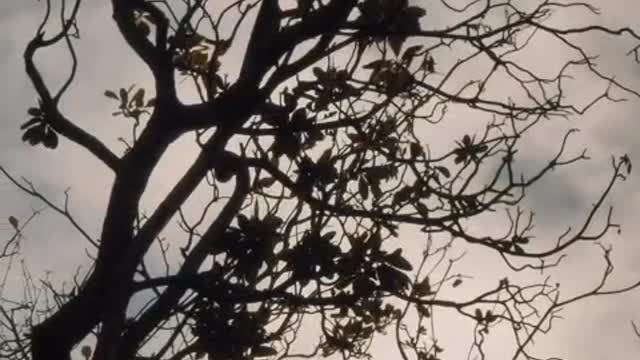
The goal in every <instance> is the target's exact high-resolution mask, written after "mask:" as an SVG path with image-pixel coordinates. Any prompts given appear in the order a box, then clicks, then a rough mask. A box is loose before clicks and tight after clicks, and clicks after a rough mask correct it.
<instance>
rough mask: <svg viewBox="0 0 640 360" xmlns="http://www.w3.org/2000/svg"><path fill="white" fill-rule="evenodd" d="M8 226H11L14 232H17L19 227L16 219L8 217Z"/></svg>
mask: <svg viewBox="0 0 640 360" xmlns="http://www.w3.org/2000/svg"><path fill="white" fill-rule="evenodd" d="M9 224H11V226H13V228H14V229H16V230H18V229H19V227H20V223H19V222H18V219H16V217H15V216H9Z"/></svg>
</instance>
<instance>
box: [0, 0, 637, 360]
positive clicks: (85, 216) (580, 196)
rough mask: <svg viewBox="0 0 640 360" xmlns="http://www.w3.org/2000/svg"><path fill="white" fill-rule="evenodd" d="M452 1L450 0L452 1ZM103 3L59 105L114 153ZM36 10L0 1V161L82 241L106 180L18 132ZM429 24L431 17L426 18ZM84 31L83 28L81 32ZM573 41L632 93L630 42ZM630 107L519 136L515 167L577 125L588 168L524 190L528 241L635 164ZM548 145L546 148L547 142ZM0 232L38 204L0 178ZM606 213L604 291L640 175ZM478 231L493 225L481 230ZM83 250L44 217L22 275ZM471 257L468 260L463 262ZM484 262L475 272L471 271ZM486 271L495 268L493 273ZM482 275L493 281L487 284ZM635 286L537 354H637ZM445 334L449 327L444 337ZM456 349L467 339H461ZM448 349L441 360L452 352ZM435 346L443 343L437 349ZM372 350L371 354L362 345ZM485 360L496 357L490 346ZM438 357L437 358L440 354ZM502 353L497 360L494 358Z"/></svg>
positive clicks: (571, 311) (131, 68) (72, 155)
mask: <svg viewBox="0 0 640 360" xmlns="http://www.w3.org/2000/svg"><path fill="white" fill-rule="evenodd" d="M456 3H460V4H461V3H462V1H457V2H456ZM596 5H598V6H599V8H600V9H601V11H602V13H601V16H600V17H598V18H597V19H595V20H596V21H597V22H599V23H601V24H603V25H607V26H611V27H619V26H630V27H632V28H634V29H635V30H636V31H640V25H638V23H637V14H638V11H640V3H637V0H635V1H634V0H608V1H606V0H601V1H600V3H596ZM109 10H110V9H109V6H108V2H106V1H100V2H97V1H93V2H87V3H86V4H85V6H84V7H83V8H82V10H81V14H80V19H81V24H80V26H81V31H82V32H81V36H82V40H81V42H80V43H79V44H78V54H79V58H80V69H79V76H78V78H77V81H75V82H74V84H73V86H72V88H71V89H70V91H69V93H68V94H67V95H66V96H65V99H66V100H65V101H63V104H62V107H63V111H64V113H65V114H68V115H69V116H70V117H71V118H72V119H74V120H75V121H77V123H78V124H80V125H81V126H82V127H84V128H85V129H87V130H89V131H91V132H93V133H95V134H98V135H99V137H100V138H101V139H102V140H103V141H104V142H105V143H106V144H107V145H108V146H110V147H111V148H112V149H114V151H116V152H117V153H119V154H121V153H122V150H123V149H124V148H123V146H122V144H121V143H119V142H118V140H117V139H118V137H119V136H123V135H125V134H127V131H128V129H129V125H130V124H128V123H127V121H126V120H124V119H118V118H113V117H111V115H110V113H111V112H112V111H113V107H114V106H113V105H114V104H113V103H111V102H110V100H109V99H106V98H105V97H104V96H103V95H102V93H103V92H104V90H105V89H117V88H119V87H121V86H125V85H128V84H131V83H137V84H149V81H150V77H149V74H148V72H147V71H146V70H145V69H144V68H143V67H142V64H141V63H140V62H139V61H138V60H137V59H135V58H134V57H133V56H132V55H131V54H129V53H128V51H127V47H126V46H125V44H124V42H123V41H122V39H121V38H120V36H119V34H118V33H117V32H116V29H115V27H114V24H113V21H112V19H111V16H110V11H109ZM41 13H42V3H39V2H36V1H4V2H1V3H0V34H3V35H2V36H0V75H1V78H2V79H3V81H2V82H1V83H0V91H1V93H2V94H3V96H1V97H0V109H3V114H2V116H0V126H1V128H2V131H1V132H0V165H1V166H3V167H4V168H5V169H7V170H8V171H10V172H11V173H12V174H14V175H15V176H16V177H18V178H19V177H25V178H27V179H29V181H31V182H32V183H33V184H34V186H36V187H37V188H38V189H39V190H40V191H42V192H43V193H45V194H47V196H49V197H50V198H51V199H52V201H54V202H56V203H57V204H62V203H63V201H64V192H65V190H68V191H69V192H68V193H69V195H70V197H69V209H70V211H71V212H72V213H73V215H74V216H75V217H76V219H77V220H78V222H79V223H80V224H82V226H83V227H85V229H87V231H88V232H89V233H90V234H93V235H96V236H97V234H99V231H100V224H101V220H102V217H103V216H104V209H105V204H106V201H107V199H108V191H107V190H108V189H109V186H110V183H111V181H112V176H111V174H110V171H109V170H108V169H107V168H105V167H104V166H103V165H101V164H99V163H98V162H96V161H94V160H93V159H92V158H91V157H90V156H89V155H88V154H87V153H86V152H84V151H81V150H79V149H78V147H76V146H75V145H73V144H71V143H69V142H67V141H62V142H61V146H60V147H59V149H57V150H56V151H48V150H46V149H44V148H42V147H36V148H32V147H30V146H28V145H26V144H24V143H22V141H21V139H20V137H21V131H20V130H19V126H20V124H21V123H22V122H24V121H26V120H27V115H26V109H27V108H29V107H31V106H33V105H34V104H35V102H36V98H35V93H34V91H33V89H32V87H31V84H30V83H29V81H28V79H27V77H26V75H25V73H24V65H23V62H22V58H21V56H22V51H23V49H24V46H25V44H26V43H27V41H28V40H29V39H30V37H31V36H32V35H33V33H34V30H35V28H36V26H37V23H38V21H39V19H40V15H41ZM434 21H438V19H437V18H434ZM559 21H561V22H563V24H566V25H570V24H574V23H575V24H580V23H586V22H589V21H594V18H586V17H576V16H571V15H570V16H566V17H563V18H561V19H559ZM89 24H90V26H89ZM583 41H584V42H583V43H584V44H585V46H586V47H587V48H589V49H591V50H592V51H593V52H595V53H598V54H601V55H602V56H601V58H600V59H599V60H598V64H599V67H598V69H599V70H601V71H604V72H609V73H611V74H614V75H615V76H616V79H618V80H619V81H621V82H623V83H624V84H626V85H628V86H630V87H632V88H634V89H640V65H639V64H635V63H634V62H633V59H632V58H631V57H628V56H625V53H626V51H627V50H628V49H629V48H630V47H631V46H632V45H633V44H632V43H631V42H629V41H625V40H619V39H613V38H611V37H605V36H590V37H588V38H585V39H583ZM547 45H548V44H545V43H544V42H541V43H540V44H538V46H537V47H536V48H535V49H536V51H533V52H531V53H530V54H529V58H528V59H527V61H529V62H532V63H534V64H535V63H536V62H538V63H539V64H540V66H544V64H545V62H546V61H547V60H548V59H549V57H550V56H553V54H554V51H553V49H552V48H548V47H547ZM38 64H39V65H41V66H42V68H43V69H44V73H45V74H46V77H47V80H49V81H51V82H55V81H56V80H60V79H62V78H64V76H65V75H66V72H67V71H68V67H67V63H66V54H65V53H64V52H56V51H53V52H50V53H44V54H43V55H42V56H41V57H40V58H39V62H38ZM574 86H575V87H574V92H573V94H575V96H576V99H580V97H581V96H587V95H588V94H590V93H592V92H594V91H600V90H601V89H602V87H601V86H602V84H601V83H598V82H596V81H594V80H593V79H589V78H584V79H579V81H576V82H575V85H574ZM638 113H640V99H634V98H633V97H631V96H629V100H628V101H626V102H622V103H615V104H602V105H599V106H596V107H595V108H593V109H592V110H591V111H590V112H589V113H588V114H586V115H585V116H581V117H574V118H571V119H568V120H554V121H557V122H558V123H555V124H550V125H545V126H544V127H541V128H540V129H539V130H537V131H536V132H534V135H533V136H531V137H529V138H528V139H526V145H525V147H524V148H523V150H521V155H522V161H523V164H525V165H524V166H525V167H527V166H531V167H532V168H533V167H534V166H535V165H539V164H540V163H541V161H542V160H543V159H545V156H548V155H549V154H551V153H552V152H553V150H555V148H552V147H550V146H549V145H550V144H552V145H553V144H557V141H558V140H559V138H558V135H559V134H560V133H559V132H557V131H558V129H566V128H569V127H579V128H580V129H581V132H580V133H578V134H577V135H576V136H575V137H574V138H573V140H572V148H571V149H573V150H575V151H579V150H580V149H582V148H583V147H587V148H588V149H589V152H588V154H589V155H590V156H591V160H590V161H588V162H583V163H580V164H578V165H575V166H572V167H571V168H568V169H565V170H563V171H559V172H554V173H552V174H551V175H550V176H549V177H548V178H547V179H546V180H544V181H543V182H542V183H540V184H539V185H538V186H537V187H536V188H535V189H533V191H532V192H531V193H530V194H529V201H528V203H527V205H528V206H530V207H531V208H532V209H534V210H535V211H536V213H537V214H538V221H539V225H538V226H539V232H538V234H539V236H540V237H544V236H547V237H550V238H553V237H554V236H557V235H558V234H559V233H561V232H562V231H563V230H564V229H565V228H566V226H567V225H569V224H577V223H579V220H580V219H581V218H582V216H583V215H584V213H585V211H586V210H587V209H588V208H589V207H590V206H591V204H592V202H593V201H594V200H595V197H596V196H597V195H598V192H599V190H600V189H602V188H603V187H604V186H605V184H606V180H607V177H608V175H609V174H610V169H611V166H610V162H611V156H612V155H616V156H620V155H622V154H625V153H628V154H629V156H630V158H631V160H632V161H633V160H634V159H640V136H638V133H639V130H640V124H638V121H637V114H638ZM459 127H460V125H459V124H456V123H453V124H450V125H449V126H448V128H447V127H445V128H443V129H444V130H443V133H444V134H445V135H451V139H455V138H456V135H455V134H456V133H457V130H456V128H459ZM553 139H555V141H554V140H553ZM188 140H189V139H185V140H184V141H181V142H179V143H177V144H175V145H174V146H173V148H172V151H171V152H170V153H169V154H168V157H167V159H165V160H164V161H163V163H161V165H160V167H159V169H158V170H157V171H156V172H154V174H153V176H152V180H151V183H152V187H151V188H150V189H149V190H148V191H147V192H146V193H145V196H144V202H145V204H147V205H149V206H151V205H152V204H154V203H156V202H157V201H158V200H159V199H161V198H162V196H163V194H165V193H166V192H167V191H168V189H170V188H171V186H172V185H173V180H172V179H174V178H175V176H174V175H173V174H176V173H177V174H180V173H181V169H184V167H185V166H186V165H187V164H189V159H191V158H193V157H194V153H193V152H191V151H189V149H190V146H189V141H188ZM0 196H2V197H1V200H0V236H3V235H5V236H10V235H11V227H10V225H9V223H8V220H4V219H7V218H8V217H9V216H16V217H17V218H19V219H25V218H27V217H28V216H29V214H30V213H31V212H32V211H33V209H40V208H42V204H41V202H39V201H36V200H34V199H30V198H29V197H28V196H26V195H25V194H23V193H21V192H20V191H18V190H17V189H16V188H15V187H13V186H12V185H11V184H10V183H9V182H8V181H6V180H5V179H0ZM610 203H611V204H612V205H614V206H615V215H616V220H617V222H619V223H621V224H622V226H623V228H622V233H621V235H619V236H612V237H608V238H607V239H606V241H607V242H608V243H611V244H613V246H614V251H613V254H612V258H613V261H614V264H615V267H616V273H615V275H614V276H613V283H614V284H616V285H621V286H622V285H625V284H629V283H631V282H633V281H637V280H639V279H640V244H639V240H638V239H637V237H638V234H640V223H639V222H638V221H637V219H638V215H637V214H639V213H640V177H638V176H637V175H635V174H632V176H631V177H630V179H629V180H628V181H626V182H624V183H621V184H620V185H619V186H618V187H617V188H616V190H615V191H614V193H613V194H612V197H611V198H610ZM485 226H489V227H490V226H497V224H491V223H489V224H486V225H485ZM85 248H88V246H87V243H86V242H85V241H84V240H83V239H82V238H81V237H80V236H78V235H77V233H76V232H74V231H73V229H72V227H71V226H70V224H69V223H68V222H66V221H65V219H63V218H61V217H60V216H58V215H57V214H55V213H54V212H53V211H45V212H43V214H42V215H41V216H39V217H38V218H37V219H36V220H34V223H33V224H32V225H30V226H29V228H28V231H26V232H25V239H24V241H23V243H22V251H23V254H24V259H25V261H26V263H27V264H28V266H29V267H30V268H31V269H32V273H33V275H34V277H36V278H37V277H43V276H45V275H46V274H47V273H49V272H51V273H52V274H54V276H56V277H57V276H60V278H63V277H64V275H68V274H70V273H72V272H73V271H74V270H75V268H76V267H78V266H83V267H86V266H87V265H88V259H87V257H86V254H85V252H84V251H80V249H85ZM470 251H471V255H468V258H471V259H478V260H472V262H471V265H473V261H480V260H481V259H484V255H482V254H481V253H479V252H481V250H479V249H471V250H470ZM597 251H598V249H597V248H595V247H593V246H584V247H578V248H577V249H576V251H575V252H572V253H571V254H570V256H569V257H568V258H567V259H566V262H565V263H564V265H563V267H562V268H561V269H559V271H557V273H554V276H555V279H557V281H559V282H561V284H562V289H563V291H565V289H566V291H567V293H570V292H572V291H577V290H578V289H580V288H581V287H585V286H588V285H590V284H591V285H593V284H594V281H597V277H594V276H595V274H596V273H597V271H598V270H599V269H602V265H603V264H602V261H601V258H600V257H599V256H598V252H597ZM472 256H473V257H472ZM483 266H484V264H483ZM486 268H488V269H489V270H487V271H485V272H486V273H482V272H478V273H477V274H476V277H475V278H474V281H478V282H479V283H483V282H485V281H486V282H490V281H492V280H490V279H493V278H495V276H496V274H490V272H491V269H497V268H493V267H492V266H487V267H486ZM496 271H498V270H496ZM492 275H493V276H492ZM19 282H20V279H19V278H18V277H15V278H13V279H9V284H10V285H11V284H13V285H14V286H17V284H19ZM638 304H640V290H637V291H633V292H629V293H626V294H622V295H617V296H611V297H606V298H604V297H601V298H596V299H592V300H589V301H586V302H583V303H581V304H579V305H577V306H573V307H570V308H567V309H565V310H564V311H563V312H562V316H563V319H561V320H560V321H558V322H556V323H555V325H554V328H553V330H552V332H550V333H549V334H547V335H545V336H541V337H539V338H538V341H537V343H536V349H539V351H540V355H541V356H542V355H546V356H558V357H560V358H566V359H581V360H596V359H602V358H607V359H633V358H637V357H638V355H639V354H640V339H638V338H636V337H635V336H634V334H633V331H632V328H631V326H630V321H631V320H634V319H635V320H637V321H638V322H640V305H638ZM450 331H455V329H451V330H450ZM463 340H464V341H465V342H464V344H467V342H468V340H469V339H468V338H465V339H463ZM456 345H457V344H456V343H455V342H453V343H451V344H450V346H449V347H448V348H450V349H451V352H450V353H449V354H451V356H452V357H451V358H455V357H453V354H455V346H456ZM445 348H447V346H446V345H445ZM374 349H375V348H374ZM495 349H497V350H495V351H496V354H495V355H496V358H501V357H500V355H501V354H500V352H499V347H496V348H495ZM384 354H385V350H384V348H383V347H379V348H378V349H375V352H374V356H375V357H376V358H383V357H384ZM445 354H447V353H445ZM502 355H503V354H502Z"/></svg>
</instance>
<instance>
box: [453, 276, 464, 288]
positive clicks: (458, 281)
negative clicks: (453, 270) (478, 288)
mask: <svg viewBox="0 0 640 360" xmlns="http://www.w3.org/2000/svg"><path fill="white" fill-rule="evenodd" d="M461 284H462V279H460V278H458V279H456V280H455V281H454V282H453V284H452V286H453V287H454V288H455V287H458V286H460V285H461Z"/></svg>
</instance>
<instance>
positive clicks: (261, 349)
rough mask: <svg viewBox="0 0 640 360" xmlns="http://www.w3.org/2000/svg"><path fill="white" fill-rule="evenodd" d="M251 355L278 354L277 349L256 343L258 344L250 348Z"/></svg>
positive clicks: (265, 355)
mask: <svg viewBox="0 0 640 360" xmlns="http://www.w3.org/2000/svg"><path fill="white" fill-rule="evenodd" d="M251 355H253V356H255V357H267V356H274V355H278V351H277V350H276V349H274V348H272V347H269V346H264V345H258V346H254V347H253V348H252V349H251Z"/></svg>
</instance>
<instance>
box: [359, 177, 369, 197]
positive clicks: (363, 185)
mask: <svg viewBox="0 0 640 360" xmlns="http://www.w3.org/2000/svg"><path fill="white" fill-rule="evenodd" d="M358 193H360V196H362V199H363V200H367V199H368V198H369V184H367V181H366V180H365V179H364V177H360V179H358Z"/></svg>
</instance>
